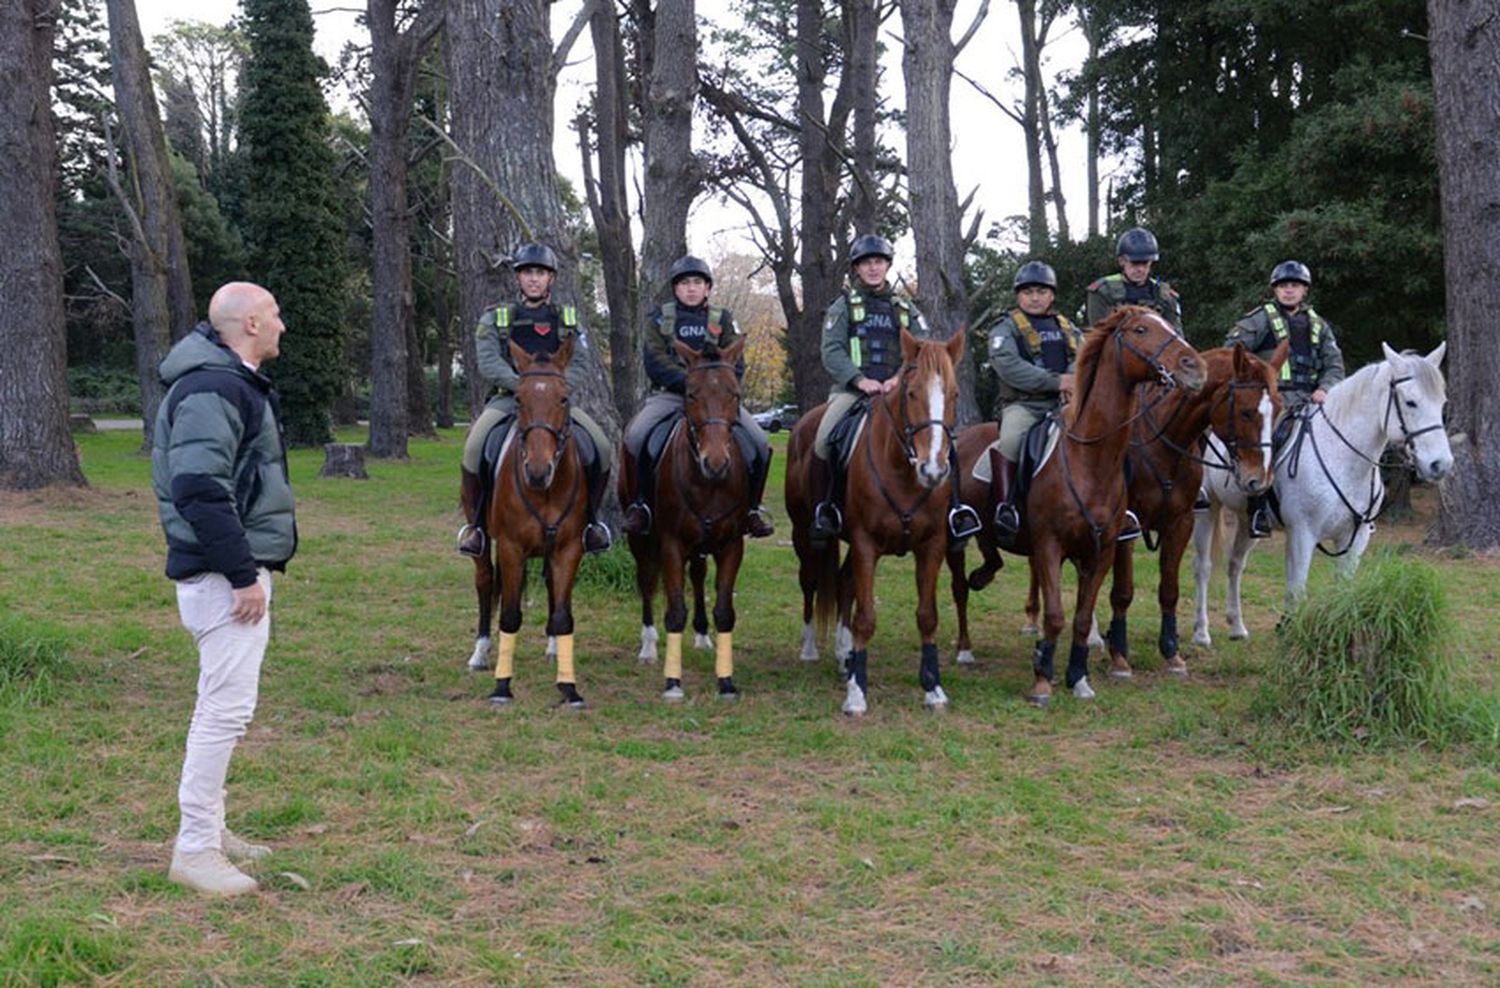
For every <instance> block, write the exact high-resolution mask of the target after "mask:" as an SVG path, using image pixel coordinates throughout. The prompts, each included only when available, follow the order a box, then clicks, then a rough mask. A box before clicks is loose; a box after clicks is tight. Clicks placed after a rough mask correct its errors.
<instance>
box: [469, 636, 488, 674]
mask: <svg viewBox="0 0 1500 988" xmlns="http://www.w3.org/2000/svg"><path fill="white" fill-rule="evenodd" d="M489 667H490V636H489V635H483V636H481V637H479V638H476V639H474V654H473V655H470V656H469V668H470V669H474V670H476V671H477V670H479V669H488V668H489Z"/></svg>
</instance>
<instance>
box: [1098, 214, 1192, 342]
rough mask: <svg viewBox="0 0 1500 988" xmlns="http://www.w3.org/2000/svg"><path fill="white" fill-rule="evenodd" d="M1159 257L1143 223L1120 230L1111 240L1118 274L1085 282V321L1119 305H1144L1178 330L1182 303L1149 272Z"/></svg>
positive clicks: (1111, 310) (1161, 281)
mask: <svg viewBox="0 0 1500 988" xmlns="http://www.w3.org/2000/svg"><path fill="white" fill-rule="evenodd" d="M1160 257H1161V253H1160V251H1159V250H1158V248H1157V245H1156V235H1155V234H1154V233H1152V232H1151V231H1150V230H1148V229H1146V228H1145V227H1143V226H1138V227H1134V228H1132V229H1129V230H1126V231H1125V232H1124V233H1122V234H1120V238H1119V240H1117V241H1116V242H1115V258H1116V260H1117V261H1118V262H1119V265H1120V273H1119V274H1111V275H1106V276H1105V277H1103V278H1100V279H1099V280H1098V281H1095V282H1094V283H1093V284H1091V285H1089V291H1088V299H1087V301H1086V302H1085V305H1084V313H1085V317H1086V318H1087V319H1088V322H1089V325H1093V324H1094V323H1097V322H1099V321H1100V320H1102V319H1103V318H1104V317H1105V316H1107V315H1109V314H1110V313H1111V312H1113V311H1114V310H1115V309H1116V308H1118V307H1119V306H1122V305H1144V306H1146V307H1147V308H1149V309H1155V310H1156V311H1157V313H1159V314H1160V315H1161V317H1162V318H1163V319H1165V320H1166V321H1167V322H1169V323H1171V324H1172V327H1173V328H1174V329H1176V330H1177V331H1178V332H1179V333H1180V332H1182V306H1181V304H1180V300H1179V299H1178V297H1177V293H1176V292H1175V291H1173V290H1172V286H1171V285H1169V284H1167V283H1166V282H1165V281H1163V280H1161V279H1160V278H1158V277H1156V276H1154V275H1153V274H1152V273H1151V266H1152V265H1153V264H1155V263H1156V261H1157V259H1158V258H1160Z"/></svg>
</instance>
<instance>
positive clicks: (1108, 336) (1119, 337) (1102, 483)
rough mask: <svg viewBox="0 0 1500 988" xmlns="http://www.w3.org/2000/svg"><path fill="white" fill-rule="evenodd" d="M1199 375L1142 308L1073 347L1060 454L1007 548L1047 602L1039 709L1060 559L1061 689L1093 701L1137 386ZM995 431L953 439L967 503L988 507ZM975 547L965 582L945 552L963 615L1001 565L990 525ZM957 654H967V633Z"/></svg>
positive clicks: (1048, 687) (1123, 310)
mask: <svg viewBox="0 0 1500 988" xmlns="http://www.w3.org/2000/svg"><path fill="white" fill-rule="evenodd" d="M1203 376H1204V374H1203V364H1202V362H1201V361H1200V360H1199V359H1198V354H1197V352H1196V351H1195V350H1193V348H1192V347H1191V346H1189V345H1188V343H1187V341H1185V340H1184V339H1183V338H1182V337H1180V336H1178V335H1177V333H1176V331H1175V330H1173V329H1172V327H1171V326H1170V325H1169V324H1168V323H1167V322H1166V321H1165V320H1163V319H1162V318H1161V317H1160V316H1158V315H1156V314H1155V313H1154V312H1152V311H1151V310H1150V309H1146V308H1142V307H1140V306H1133V305H1132V306H1122V307H1120V308H1119V309H1117V310H1115V312H1113V313H1112V314H1111V315H1110V316H1109V317H1108V318H1106V319H1105V320H1104V321H1102V322H1100V323H1098V324H1096V325H1095V326H1094V327H1093V328H1092V329H1090V330H1089V332H1088V335H1087V337H1086V338H1085V340H1084V344H1083V346H1082V347H1081V348H1080V349H1079V351H1078V359H1077V362H1076V370H1075V372H1074V378H1075V381H1076V384H1075V386H1074V390H1075V393H1076V400H1075V401H1074V402H1072V403H1071V404H1070V405H1068V406H1067V408H1066V409H1065V413H1064V416H1063V422H1062V424H1063V431H1062V435H1061V436H1060V437H1059V439H1058V442H1057V448H1056V450H1054V451H1053V453H1052V456H1051V457H1050V458H1049V459H1048V460H1047V461H1046V462H1045V463H1044V464H1043V465H1042V468H1041V470H1040V472H1038V473H1037V474H1036V476H1035V477H1033V478H1032V480H1031V487H1030V489H1029V490H1028V492H1027V497H1026V503H1025V505H1024V506H1023V508H1024V510H1023V511H1022V514H1021V533H1020V535H1019V536H1018V538H1017V540H1016V544H1015V546H1014V547H1011V551H1014V552H1016V553H1018V554H1020V555H1027V556H1030V558H1031V574H1032V578H1033V579H1034V580H1035V581H1036V582H1037V584H1038V585H1039V587H1040V589H1041V593H1042V599H1043V601H1044V602H1045V623H1044V626H1043V628H1042V639H1041V640H1040V641H1038V642H1037V645H1036V650H1035V652H1034V654H1033V656H1032V670H1033V672H1034V673H1035V682H1034V684H1033V686H1032V691H1031V693H1030V694H1029V695H1028V696H1027V699H1028V700H1029V701H1031V702H1032V703H1035V704H1036V705H1038V706H1045V705H1046V704H1047V703H1048V702H1049V701H1050V700H1051V698H1052V679H1053V656H1054V655H1055V654H1056V650H1057V639H1058V636H1059V635H1061V634H1062V629H1063V623H1064V612H1063V605H1062V589H1061V572H1062V561H1063V560H1064V559H1069V560H1072V562H1073V564H1074V566H1075V567H1076V568H1077V570H1078V601H1077V606H1076V608H1075V610H1074V615H1073V647H1072V652H1071V653H1070V655H1069V657H1068V670H1067V678H1066V682H1067V685H1068V687H1069V688H1070V689H1072V691H1073V694H1074V695H1075V696H1077V697H1078V698H1080V699H1089V698H1092V697H1093V695H1094V692H1093V690H1092V688H1090V686H1089V683H1088V635H1089V631H1090V630H1091V628H1092V626H1093V614H1094V603H1095V601H1096V600H1097V599H1098V596H1099V588H1100V586H1101V585H1102V584H1103V581H1104V574H1105V572H1106V571H1107V570H1108V569H1109V567H1110V566H1111V564H1112V563H1113V562H1114V557H1115V536H1116V535H1118V534H1119V530H1120V520H1121V518H1122V516H1123V513H1124V510H1125V506H1126V489H1125V476H1124V464H1125V452H1126V450H1127V448H1128V447H1129V444H1130V425H1131V423H1133V422H1134V421H1135V419H1136V418H1138V417H1139V416H1140V414H1141V407H1142V406H1141V403H1140V399H1139V397H1138V395H1137V393H1136V385H1138V384H1143V383H1145V382H1147V381H1151V380H1157V381H1160V382H1161V383H1162V384H1164V385H1165V386H1167V387H1175V386H1182V387H1185V388H1187V389H1189V390H1191V391H1196V390H1198V389H1199V388H1201V387H1202V385H1203ZM997 434H998V426H996V425H995V424H994V423H987V424H986V425H983V426H975V427H973V428H970V429H965V430H964V432H963V434H962V435H961V436H960V437H959V443H958V452H959V465H960V471H961V473H962V478H961V486H960V488H959V489H960V492H961V494H962V495H963V499H964V500H965V502H966V503H970V504H984V503H988V501H989V492H988V490H987V489H986V488H987V485H985V484H984V483H983V482H982V481H979V480H977V479H975V478H974V476H973V466H974V463H975V462H976V461H977V460H978V458H979V456H981V455H982V454H983V453H984V451H985V450H986V449H988V447H989V445H990V444H991V443H993V442H994V441H995V438H996V435H997ZM988 514H991V515H992V512H989V513H988ZM978 541H979V546H980V551H981V553H982V554H983V555H984V557H985V563H984V565H983V566H982V567H981V568H980V569H977V570H975V571H974V573H973V574H971V575H970V577H969V582H968V583H965V581H964V579H963V551H962V549H961V548H959V549H956V550H955V551H953V552H950V553H949V558H948V565H949V568H950V570H952V572H953V574H954V579H953V597H954V602H955V603H956V604H958V605H959V608H960V610H959V613H960V615H963V614H964V610H963V608H964V607H965V606H966V603H967V595H968V590H969V589H970V588H971V586H972V588H973V589H978V588H980V587H982V586H984V585H986V584H988V583H989V580H990V578H991V577H992V576H993V575H994V572H995V570H996V569H999V567H1000V555H999V552H998V551H997V545H998V544H997V542H996V539H995V532H994V519H993V517H989V518H987V519H986V524H985V529H984V531H983V533H981V535H980V537H979V540H978ZM961 620H963V618H962V617H961ZM961 647H966V636H965V641H964V642H963V643H961Z"/></svg>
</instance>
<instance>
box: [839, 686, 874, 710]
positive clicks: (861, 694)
mask: <svg viewBox="0 0 1500 988" xmlns="http://www.w3.org/2000/svg"><path fill="white" fill-rule="evenodd" d="M869 709H870V706H869V704H868V703H867V702H866V701H865V691H864V690H862V689H860V688H859V684H858V683H856V682H854V681H853V680H852V679H851V680H850V681H849V691H848V693H847V694H846V695H845V696H844V715H845V716H847V717H863V716H864V715H865V713H866V712H867V711H868V710H869Z"/></svg>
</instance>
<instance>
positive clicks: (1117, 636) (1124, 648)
mask: <svg viewBox="0 0 1500 988" xmlns="http://www.w3.org/2000/svg"><path fill="white" fill-rule="evenodd" d="M1109 648H1110V651H1111V652H1115V653H1117V654H1119V655H1129V654H1130V645H1129V643H1128V641H1127V640H1126V636H1125V619H1124V618H1122V617H1119V618H1110V621H1109Z"/></svg>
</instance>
